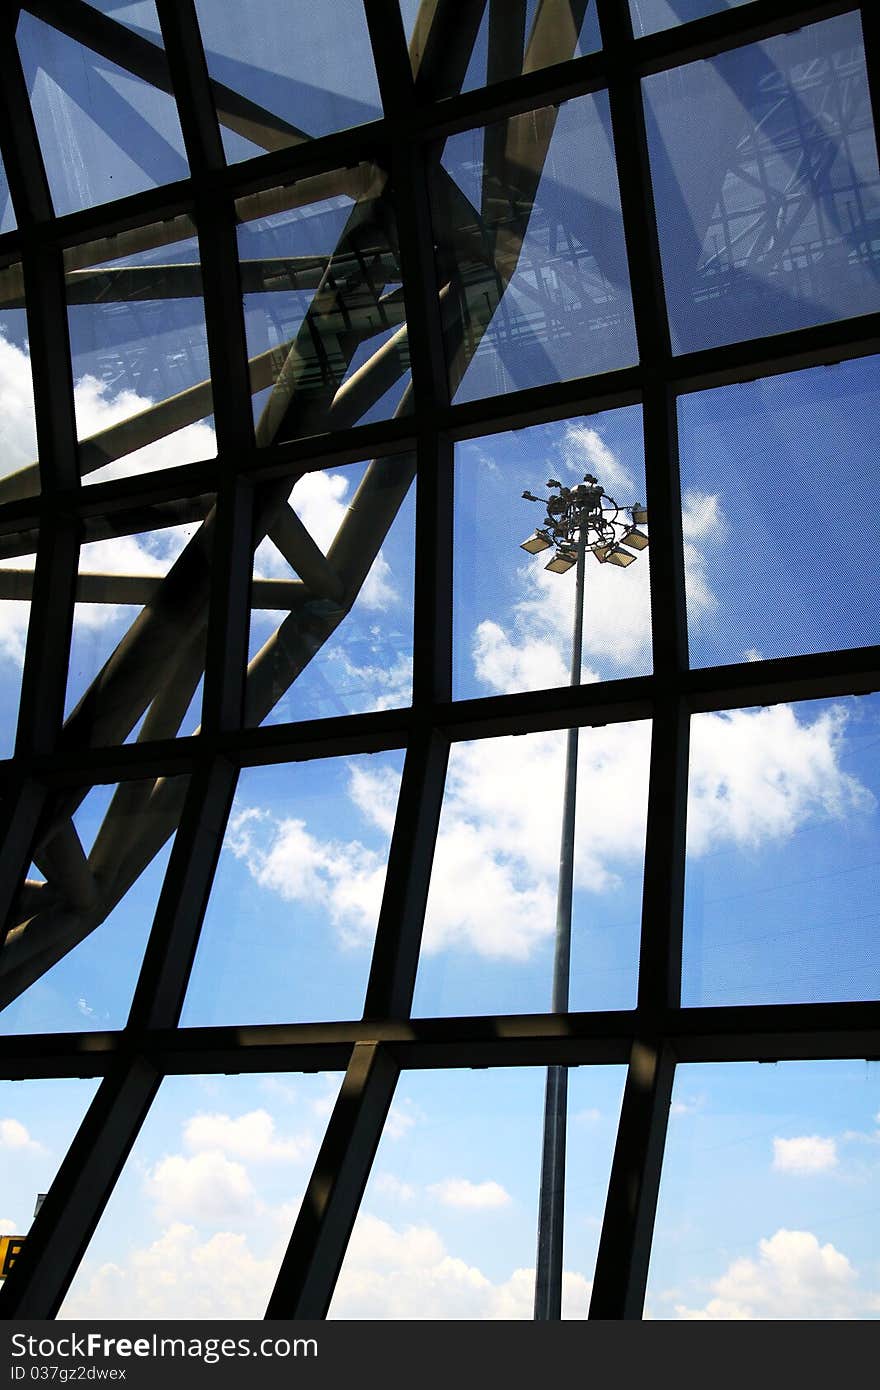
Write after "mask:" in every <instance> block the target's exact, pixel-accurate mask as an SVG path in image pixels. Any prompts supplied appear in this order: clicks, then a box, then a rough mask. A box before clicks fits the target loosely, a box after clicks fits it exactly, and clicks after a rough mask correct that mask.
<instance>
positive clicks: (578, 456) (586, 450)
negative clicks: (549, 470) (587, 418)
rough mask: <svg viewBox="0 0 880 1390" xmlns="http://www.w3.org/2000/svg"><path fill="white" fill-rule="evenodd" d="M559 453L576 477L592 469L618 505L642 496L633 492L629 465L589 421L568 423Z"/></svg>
mask: <svg viewBox="0 0 880 1390" xmlns="http://www.w3.org/2000/svg"><path fill="white" fill-rule="evenodd" d="M562 457H563V458H564V460H565V463H566V467H567V468H569V469H570V470H571V472H572V473H577V474H578V481H580V479H581V478H582V477H583V475H584V473H592V474H593V475H594V476H595V477H597V478H598V479H599V482H600V483H601V484H602V486H603V488H604V489H605V491H606V492H607V493H608V494H609V496H611V497H613V498H614V499H615V501H617V502H619V503H620V504H621V506H625V505H627V504H628V503H630V502H640V501H641V500H642V499H641V498H640V497H635V496H634V495H633V493H634V489H635V486H636V482H635V479H634V478H633V475H632V474H631V473H630V471H629V469H628V468H627V467H626V466H625V464H623V463H622V462H621V460H620V459H619V458H618V456H617V454H615V452H614V450H613V449H609V447H608V445H607V444H606V443H605V441H604V439H603V438H602V436H601V435H600V434H599V432H598V430H596V429H594V428H593V427H592V426H591V425H569V427H568V429H567V430H566V432H565V441H564V443H563V445H562Z"/></svg>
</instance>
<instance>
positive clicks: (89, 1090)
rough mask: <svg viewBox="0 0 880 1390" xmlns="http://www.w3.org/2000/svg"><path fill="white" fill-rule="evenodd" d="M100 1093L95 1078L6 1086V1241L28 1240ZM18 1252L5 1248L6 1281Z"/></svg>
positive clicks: (2, 1108) (1, 1101) (0, 1158)
mask: <svg viewBox="0 0 880 1390" xmlns="http://www.w3.org/2000/svg"><path fill="white" fill-rule="evenodd" d="M97 1089H98V1082H97V1080H94V1079H92V1078H90V1079H89V1080H84V1079H80V1078H79V1077H77V1078H75V1079H71V1078H65V1079H64V1080H63V1081H56V1080H52V1081H44V1080H42V1079H41V1080H39V1081H0V1191H2V1193H3V1196H2V1199H0V1202H2V1205H0V1238H2V1237H5V1236H24V1237H26V1236H27V1234H28V1231H29V1230H30V1225H31V1222H32V1220H33V1218H34V1216H35V1214H36V1210H35V1209H36V1206H37V1203H38V1200H39V1198H40V1196H41V1195H45V1193H47V1192H48V1191H49V1188H50V1187H51V1185H52V1183H53V1182H54V1180H55V1174H56V1173H57V1172H58V1169H59V1168H60V1167H61V1163H62V1160H63V1158H64V1156H65V1154H66V1153H67V1150H68V1149H69V1148H70V1145H71V1142H72V1140H73V1138H74V1135H75V1134H76V1131H77V1130H78V1129H79V1126H80V1124H81V1123H82V1119H83V1116H84V1115H85V1113H86V1110H87V1109H88V1108H89V1104H90V1102H91V1100H92V1098H93V1097H94V1094H95V1092H96V1091H97ZM15 1253H16V1251H15V1246H13V1248H12V1249H11V1250H10V1248H9V1246H6V1247H5V1248H4V1250H3V1257H2V1260H0V1279H3V1278H5V1273H6V1272H8V1271H9V1269H10V1268H11V1263H10V1264H7V1261H10V1262H14V1260H15Z"/></svg>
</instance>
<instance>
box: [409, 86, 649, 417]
mask: <svg viewBox="0 0 880 1390" xmlns="http://www.w3.org/2000/svg"><path fill="white" fill-rule="evenodd" d="M585 149H589V154H590V157H589V159H584V150H585ZM432 182H433V207H434V236H435V239H436V242H437V276H438V282H439V286H440V297H441V311H442V316H443V321H444V330H445V338H446V351H447V359H448V363H449V373H450V386H451V390H452V394H453V397H454V398H455V399H456V400H472V399H474V398H476V397H479V396H491V395H496V394H498V393H500V392H504V391H510V390H517V389H520V388H522V387H527V386H538V385H543V384H546V383H547V382H552V381H560V380H565V379H567V378H570V377H576V376H588V375H590V374H592V373H595V372H601V371H608V370H610V369H611V368H615V367H622V366H626V365H628V364H630V363H632V362H635V361H636V360H637V350H636V341H635V330H634V327H633V317H632V302H631V298H630V291H629V280H628V272H627V265H626V252H625V245H624V240H623V223H622V218H621V212H620V195H619V190H618V183H617V172H616V169H615V164H614V153H613V149H612V141H611V122H610V116H609V110H608V98H607V96H606V95H605V93H603V92H599V93H596V94H595V95H592V96H584V97H579V98H577V99H576V100H573V101H569V102H564V103H563V104H562V105H561V106H559V107H555V106H554V107H544V108H542V109H541V110H538V111H527V112H525V113H523V114H522V115H517V116H511V117H509V118H508V119H507V120H506V121H500V122H498V123H496V124H494V125H490V126H486V127H484V128H480V129H477V130H469V131H465V132H463V133H462V134H460V135H453V136H451V137H450V138H449V139H448V140H447V141H446V145H445V147H444V150H443V155H442V159H441V161H440V162H439V164H437V165H436V166H435V168H434V171H433V180H432Z"/></svg>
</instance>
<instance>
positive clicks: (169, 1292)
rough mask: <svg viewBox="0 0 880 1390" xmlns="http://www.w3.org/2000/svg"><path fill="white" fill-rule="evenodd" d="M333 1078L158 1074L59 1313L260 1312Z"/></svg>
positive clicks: (223, 1315) (334, 1086) (162, 1315)
mask: <svg viewBox="0 0 880 1390" xmlns="http://www.w3.org/2000/svg"><path fill="white" fill-rule="evenodd" d="M338 1088H339V1078H338V1077H337V1076H335V1075H332V1074H327V1073H323V1074H317V1075H314V1076H285V1077H283V1078H277V1079H276V1078H275V1077H270V1076H259V1075H256V1076H241V1077H239V1076H234V1077H232V1076H204V1077H200V1076H195V1077H194V1076H170V1077H166V1079H165V1080H164V1081H163V1082H162V1085H161V1088H160V1090H159V1094H158V1095H157V1097H156V1099H155V1101H154V1102H153V1106H152V1109H151V1110H150V1113H149V1115H148V1116H147V1118H146V1120H145V1122H144V1125H143V1128H142V1129H141V1131H140V1133H139V1135H138V1137H137V1140H136V1141H135V1145H134V1148H133V1149H132V1151H131V1154H130V1155H129V1159H128V1162H127V1163H126V1166H125V1168H124V1170H123V1173H122V1176H121V1178H120V1179H119V1182H118V1183H117V1186H116V1188H115V1190H114V1192H113V1196H112V1197H111V1199H110V1202H109V1203H108V1205H107V1208H106V1210H105V1212H104V1215H103V1216H102V1218H101V1221H100V1223H99V1225H98V1228H97V1230H96V1232H95V1234H94V1237H93V1238H92V1242H91V1244H90V1246H89V1248H88V1251H87V1252H86V1256H85V1259H84V1260H83V1263H82V1264H81V1265H80V1267H79V1270H78V1271H77V1274H76V1277H75V1278H74V1281H73V1283H72V1285H71V1287H70V1291H69V1293H68V1295H67V1297H66V1299H65V1301H64V1303H63V1305H62V1307H61V1311H60V1313H59V1317H61V1318H76V1319H83V1318H86V1319H89V1320H93V1319H95V1318H108V1319H112V1318H147V1319H149V1318H158V1319H167V1318H187V1319H189V1318H193V1319H196V1318H218V1319H229V1318H233V1319H234V1318H262V1317H263V1315H264V1313H265V1311H266V1304H267V1303H268V1301H269V1295H270V1293H271V1292H272V1285H273V1284H274V1282H275V1277H276V1275H277V1273H278V1269H279V1266H280V1264H281V1259H282V1256H283V1255H284V1250H285V1247H286V1245H287V1242H288V1240H289V1238H290V1232H291V1230H292V1228H293V1224H294V1221H295V1220H296V1216H297V1213H298V1211H299V1205H300V1200H301V1195H302V1193H303V1191H304V1189H305V1186H306V1183H307V1182H308V1178H309V1173H310V1171H311V1168H312V1165H313V1164H314V1161H315V1158H316V1157H317V1153H318V1148H319V1146H320V1143H321V1138H322V1136H323V1131H324V1128H325V1125H326V1119H327V1115H328V1114H329V1113H330V1110H331V1109H332V1106H333V1102H334V1100H335V1098H336V1092H337V1090H338Z"/></svg>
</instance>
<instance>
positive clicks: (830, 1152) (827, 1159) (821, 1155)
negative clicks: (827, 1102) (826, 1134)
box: [773, 1134, 838, 1175]
mask: <svg viewBox="0 0 880 1390" xmlns="http://www.w3.org/2000/svg"><path fill="white" fill-rule="evenodd" d="M837 1161H838V1160H837V1143H836V1141H835V1140H834V1139H823V1138H820V1136H819V1135H818V1134H803V1135H800V1136H798V1137H797V1138H796V1139H774V1140H773V1167H774V1168H775V1169H776V1170H777V1172H780V1173H799V1174H807V1175H809V1174H814V1173H827V1172H830V1170H831V1169H832V1168H836V1167H837Z"/></svg>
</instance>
